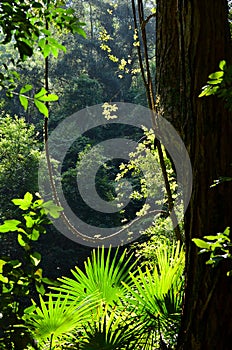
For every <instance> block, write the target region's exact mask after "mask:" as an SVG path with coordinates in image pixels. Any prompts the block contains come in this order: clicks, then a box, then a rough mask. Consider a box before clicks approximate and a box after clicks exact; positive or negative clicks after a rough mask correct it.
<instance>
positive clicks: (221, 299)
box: [156, 0, 232, 350]
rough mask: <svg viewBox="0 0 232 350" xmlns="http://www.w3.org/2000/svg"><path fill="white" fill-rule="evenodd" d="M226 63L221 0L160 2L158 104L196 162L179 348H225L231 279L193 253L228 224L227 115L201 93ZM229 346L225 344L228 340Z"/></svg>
mask: <svg viewBox="0 0 232 350" xmlns="http://www.w3.org/2000/svg"><path fill="white" fill-rule="evenodd" d="M223 59H226V61H227V62H228V63H230V62H231V45H230V34H229V26H228V21H227V1H226V0H220V1H219V0H216V1H207V0H191V1H189V0H188V1H187V0H159V1H157V75H156V88H157V96H158V97H159V110H160V111H162V112H163V114H164V116H165V117H166V118H168V119H169V120H170V121H171V123H172V124H173V126H174V127H175V128H176V129H177V130H178V131H179V133H180V134H181V136H182V137H183V140H184V142H185V144H186V148H187V149H188V151H189V154H190V158H191V162H192V167H193V192H192V198H191V201H190V205H189V208H188V210H187V213H186V215H185V232H186V233H185V234H186V290H185V300H184V307H183V315H182V325H181V330H180V334H179V341H178V346H177V348H178V350H180V349H181V350H183V349H186V350H191V349H192V350H198V349H204V350H207V349H210V350H213V349H217V350H220V349H222V350H225V349H230V348H231V344H232V327H231V321H232V279H231V277H227V276H226V271H227V270H228V268H229V266H228V265H229V264H227V263H220V264H219V265H218V267H217V268H214V269H213V268H212V267H210V266H208V265H206V264H205V261H206V259H207V256H205V254H203V255H198V251H199V250H198V249H197V248H196V247H195V245H194V244H193V242H192V238H194V237H203V236H204V235H209V234H216V233H217V232H223V231H224V230H225V228H226V227H227V226H230V227H231V228H232V198H231V197H232V182H225V183H224V184H221V185H218V186H216V187H213V188H210V186H211V185H212V183H213V181H214V180H216V179H218V178H219V177H220V176H231V173H232V171H231V170H232V165H231V163H232V157H231V150H232V135H231V132H232V114H231V113H230V112H229V111H228V110H227V109H225V107H224V103H223V102H222V101H220V100H219V99H218V98H217V97H213V96H210V97H203V98H199V97H198V95H199V93H200V91H201V88H202V86H204V85H205V84H206V82H207V77H208V75H209V74H210V73H212V72H214V71H216V70H218V64H219V62H220V60H223ZM228 344H230V345H228Z"/></svg>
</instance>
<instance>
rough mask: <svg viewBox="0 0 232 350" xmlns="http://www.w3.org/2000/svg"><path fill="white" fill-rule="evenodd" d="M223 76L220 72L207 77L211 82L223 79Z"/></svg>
mask: <svg viewBox="0 0 232 350" xmlns="http://www.w3.org/2000/svg"><path fill="white" fill-rule="evenodd" d="M223 75H224V72H221V71H220V72H214V73H212V74H210V75H209V78H210V79H212V80H214V79H220V78H222V77H223Z"/></svg>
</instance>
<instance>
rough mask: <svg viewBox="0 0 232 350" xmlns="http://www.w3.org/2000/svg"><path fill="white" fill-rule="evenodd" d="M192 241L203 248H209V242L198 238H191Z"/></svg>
mask: <svg viewBox="0 0 232 350" xmlns="http://www.w3.org/2000/svg"><path fill="white" fill-rule="evenodd" d="M192 240H193V242H194V243H195V244H196V246H197V247H199V248H203V249H209V248H210V243H207V242H205V241H203V240H202V239H199V238H193V239H192Z"/></svg>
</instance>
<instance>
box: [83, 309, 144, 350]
mask: <svg viewBox="0 0 232 350" xmlns="http://www.w3.org/2000/svg"><path fill="white" fill-rule="evenodd" d="M140 329H141V324H140V323H139V322H137V320H135V316H134V315H131V314H128V312H127V311H126V310H125V312H122V310H121V313H119V312H118V310H117V309H115V310H112V309H110V310H107V309H105V310H104V312H103V314H102V316H101V317H99V318H98V320H95V321H94V322H91V323H88V324H87V325H86V326H85V333H84V336H83V338H82V339H79V341H78V342H77V344H79V348H78V349H80V350H134V349H135V348H136V343H137V341H138V336H139V331H140Z"/></svg>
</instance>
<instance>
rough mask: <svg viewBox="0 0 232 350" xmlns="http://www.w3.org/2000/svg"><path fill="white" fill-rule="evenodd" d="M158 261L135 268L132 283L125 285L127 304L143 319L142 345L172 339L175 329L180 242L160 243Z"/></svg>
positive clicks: (181, 256) (179, 299) (179, 291)
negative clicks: (128, 302) (136, 269)
mask: <svg viewBox="0 0 232 350" xmlns="http://www.w3.org/2000/svg"><path fill="white" fill-rule="evenodd" d="M156 256H157V263H156V264H155V266H154V267H152V266H146V268H145V271H143V270H142V269H141V268H139V267H138V274H137V275H136V276H135V275H131V278H132V281H133V285H130V286H129V285H127V284H126V283H124V282H123V284H124V286H125V287H126V288H127V290H128V292H129V294H130V296H131V299H130V307H131V308H132V309H133V310H134V312H135V313H136V315H137V316H139V319H140V320H141V321H142V322H143V329H144V332H143V336H142V337H141V339H140V343H143V344H144V349H145V348H150V349H154V347H148V344H150V343H151V342H153V341H154V339H151V338H154V337H156V338H159V340H161V341H162V340H163V339H165V340H166V341H169V342H172V340H173V339H174V338H175V335H176V334H177V331H178V326H179V323H180V313H181V307H182V296H183V284H184V278H183V271H184V250H183V247H182V248H181V247H180V243H178V244H177V245H175V244H173V245H172V246H171V249H170V246H168V244H167V243H164V244H163V245H160V246H159V247H158V248H157V251H156Z"/></svg>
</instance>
